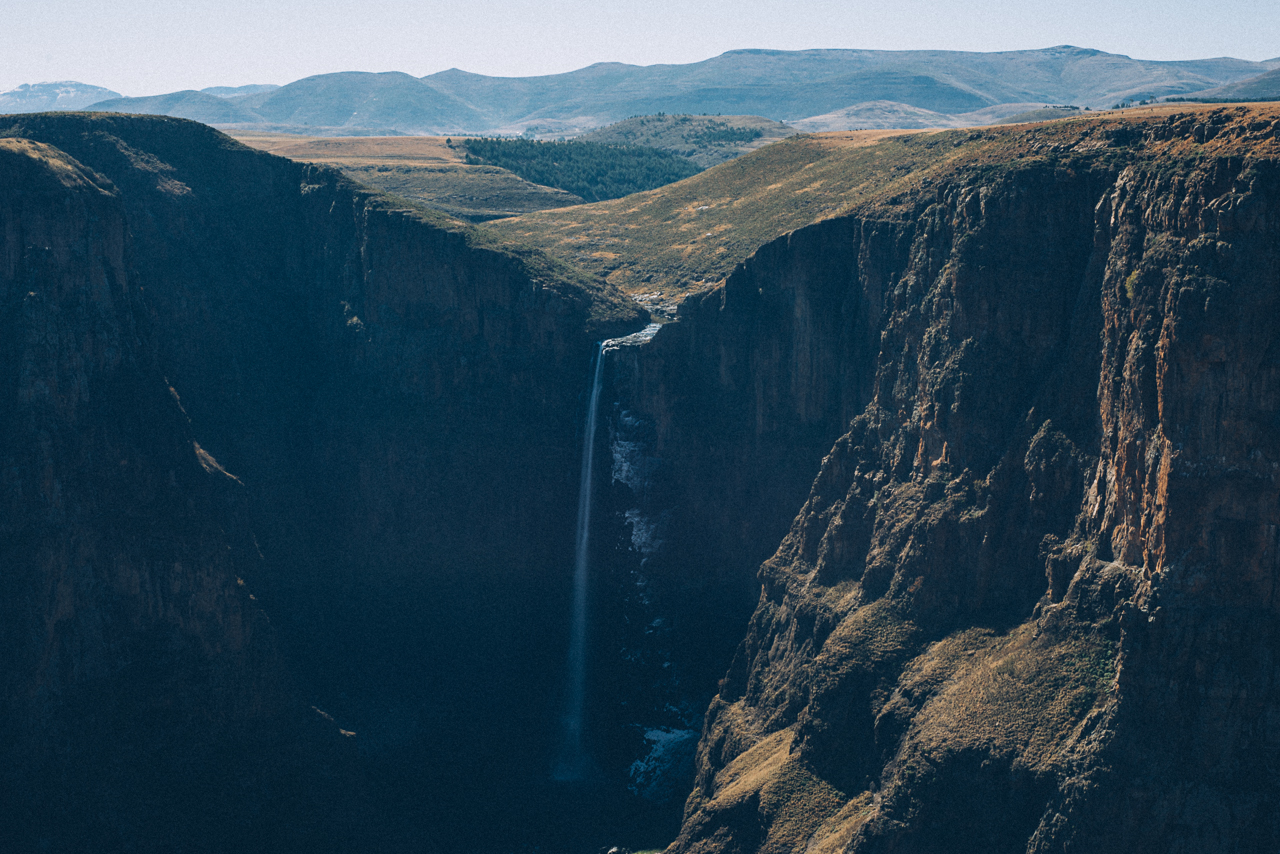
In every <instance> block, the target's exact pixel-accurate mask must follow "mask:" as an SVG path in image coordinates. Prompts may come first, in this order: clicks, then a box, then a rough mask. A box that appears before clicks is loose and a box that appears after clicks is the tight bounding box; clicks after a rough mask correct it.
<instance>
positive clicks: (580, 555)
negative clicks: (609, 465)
mask: <svg viewBox="0 0 1280 854" xmlns="http://www.w3.org/2000/svg"><path fill="white" fill-rule="evenodd" d="M603 374H604V342H601V343H600V345H599V346H598V347H597V348H596V367H595V374H594V376H593V378H592V380H591V400H590V402H589V403H588V404H587V421H586V429H585V430H584V431H583V437H582V478H581V481H580V483H579V485H578V529H577V535H576V539H575V543H574V555H573V622H572V623H571V625H570V627H569V667H568V683H569V690H568V692H567V694H566V698H565V713H564V730H563V732H562V734H561V741H560V754H559V756H558V758H557V759H556V764H555V767H554V768H553V769H552V777H553V778H554V779H556V780H562V781H566V782H567V781H573V780H581V779H583V778H585V777H586V775H587V770H588V768H589V767H590V765H591V760H590V758H589V757H588V756H587V750H586V745H585V744H584V743H583V738H582V726H583V718H584V711H583V707H584V706H585V703H586V670H587V581H588V570H589V568H590V567H589V561H588V554H587V547H588V541H589V540H590V536H591V484H592V467H593V463H594V460H595V446H596V413H597V410H599V408H600V381H601V377H602V376H603Z"/></svg>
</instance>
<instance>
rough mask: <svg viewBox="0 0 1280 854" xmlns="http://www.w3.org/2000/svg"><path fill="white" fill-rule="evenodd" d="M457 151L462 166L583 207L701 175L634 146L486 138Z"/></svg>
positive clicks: (681, 160)
mask: <svg viewBox="0 0 1280 854" xmlns="http://www.w3.org/2000/svg"><path fill="white" fill-rule="evenodd" d="M462 145H463V146H464V147H465V148H466V150H467V155H466V162H467V163H470V164H473V165H487V166H500V167H502V168H503V169H508V170H510V171H512V172H514V173H516V174H517V175H519V176H520V177H521V178H524V179H525V180H526V181H532V182H533V183H535V184H541V185H543V186H544V187H556V188H557V189H561V190H565V191H567V192H570V193H573V194H574V195H576V196H581V197H582V198H583V199H586V200H587V201H588V202H601V201H604V200H606V199H618V198H621V197H623V196H629V195H631V194H632V193H639V192H643V191H644V190H653V189H656V188H658V187H662V186H665V185H667V184H671V183H674V182H676V181H680V180H682V179H684V178H688V177H690V176H693V175H696V174H698V173H699V172H701V171H702V169H701V167H699V166H698V165H697V164H696V163H694V162H693V161H691V160H689V159H688V158H685V157H681V156H680V155H678V154H671V153H669V152H666V151H659V150H657V149H655V148H646V147H644V146H639V145H605V144H602V143H598V142H577V141H570V142H537V141H534V140H529V139H487V138H482V139H468V140H465V141H463V143H462Z"/></svg>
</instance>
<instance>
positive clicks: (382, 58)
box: [0, 0, 1280, 95]
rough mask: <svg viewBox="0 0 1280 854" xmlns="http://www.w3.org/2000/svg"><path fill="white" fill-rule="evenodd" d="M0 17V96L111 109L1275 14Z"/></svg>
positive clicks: (109, 9)
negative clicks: (89, 90) (235, 89)
mask: <svg viewBox="0 0 1280 854" xmlns="http://www.w3.org/2000/svg"><path fill="white" fill-rule="evenodd" d="M0 20H3V21H4V25H3V27H0V91H3V90H6V89H10V88H13V87H14V86H17V85H18V84H20V83H37V82H42V81H48V80H79V81H81V82H84V83H92V84H96V85H99V86H106V87H108V88H111V89H115V90H117V91H119V92H123V93H124V94H126V95H149V94H157V93H161V92H170V91H174V90H177V89H188V88H191V89H199V88H203V87H205V86H218V85H222V86H236V85H241V84H245V83H288V82H290V81H291V80H296V79H298V78H299V77H305V76H307V75H309V74H319V73H323V72H329V71H353V70H354V71H406V72H408V73H410V74H413V75H417V76H421V75H424V74H430V73H432V72H435V71H441V70H444V69H446V68H451V67H457V68H462V69H465V70H467V71H474V72H477V73H481V74H495V75H503V76H524V75H533V74H552V73H556V72H561V71H570V70H573V69H575V68H581V67H582V66H585V65H589V64H591V63H593V62H601V61H618V62H628V63H633V64H637V65H651V64H654V63H680V62H694V61H697V60H700V59H706V58H708V57H711V56H715V55H716V54H719V53H722V52H723V51H726V50H732V49H734V48H747V47H756V48H777V49H784V50H796V49H802V48H819V47H824V48H875V49H898V50H903V49H922V48H929V49H948V50H977V51H990V50H1020V49H1027V48H1040V47H1049V46H1052V45H1057V44H1074V45H1079V46H1081V47H1093V48H1098V49H1100V50H1106V51H1111V52H1113V53H1123V54H1128V55H1129V56H1132V57H1135V58H1139V59H1202V58H1206V57H1212V56H1236V57H1240V58H1242V59H1253V60H1261V59H1270V58H1273V57H1276V56H1280V2H1278V0H1081V2H1070V0H1065V2H1049V1H1048V0H975V1H974V2H965V3H960V2H924V0H877V2H865V0H848V2H833V0H792V2H787V3H780V2H763V0H687V1H686V2H673V0H632V2H616V0H602V2H594V3H593V2H587V0H453V1H452V2H438V0H382V2H355V0H309V2H303V0H217V2H214V0H166V2H156V0H0Z"/></svg>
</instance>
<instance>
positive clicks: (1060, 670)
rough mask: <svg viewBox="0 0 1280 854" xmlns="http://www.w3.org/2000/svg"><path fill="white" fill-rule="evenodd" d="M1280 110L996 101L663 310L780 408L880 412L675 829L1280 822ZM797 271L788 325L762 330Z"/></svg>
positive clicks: (819, 525) (739, 662) (731, 683)
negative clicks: (947, 146) (838, 209)
mask: <svg viewBox="0 0 1280 854" xmlns="http://www.w3.org/2000/svg"><path fill="white" fill-rule="evenodd" d="M1276 127H1277V124H1276V122H1275V119H1274V117H1273V116H1270V115H1264V116H1259V115H1258V114H1256V113H1250V112H1248V111H1246V110H1240V111H1235V112H1226V111H1218V112H1217V113H1213V114H1209V115H1205V114H1199V115H1182V116H1179V115H1175V116H1171V117H1167V118H1166V117H1161V118H1158V119H1152V120H1150V121H1147V122H1133V123H1127V124H1120V123H1107V122H1097V123H1079V124H1068V125H1057V126H1047V127H1042V128H1032V129H1012V130H1008V131H997V132H989V137H990V140H991V143H990V145H989V146H987V147H986V148H985V149H984V151H983V153H982V154H981V155H980V156H979V157H976V158H974V159H972V160H970V161H968V162H963V163H957V164H955V166H954V168H952V169H950V170H949V171H948V172H947V173H946V174H944V175H937V174H935V175H933V176H931V178H930V180H928V181H926V182H922V183H921V184H920V185H918V186H917V189H916V190H915V191H914V192H912V193H910V194H903V195H900V196H899V197H896V198H893V199H890V200H887V201H885V200H881V201H880V202H879V203H873V204H867V205H864V206H863V207H862V208H861V209H859V210H856V211H855V212H853V213H852V214H851V215H850V216H848V217H846V218H843V219H839V220H835V221H831V222H826V223H819V224H817V225H814V226H812V227H810V228H808V229H805V230H803V231H801V232H797V233H796V234H794V235H792V236H791V237H790V238H789V239H788V240H787V241H786V242H783V243H779V244H776V245H774V246H772V247H769V248H767V249H766V250H765V251H762V252H761V253H760V254H759V255H758V256H757V259H756V260H755V261H753V262H752V263H751V264H748V265H747V266H746V267H744V268H740V269H739V270H738V271H736V272H735V273H734V275H733V276H732V277H730V279H729V280H728V281H727V282H726V283H725V284H724V286H723V287H722V288H721V289H720V290H718V291H716V292H714V293H713V294H712V295H710V296H709V297H707V298H706V299H705V300H704V301H703V303H702V304H701V306H699V307H698V308H697V309H695V311H694V312H693V313H690V314H686V317H685V318H684V319H682V321H681V323H680V324H678V325H677V326H680V325H684V326H685V328H684V329H683V330H680V329H674V330H672V332H671V333H670V335H668V334H667V333H666V331H665V330H664V332H663V333H661V334H660V335H659V336H658V337H657V338H656V339H655V342H654V344H655V345H657V344H660V343H662V342H663V339H664V337H666V338H667V340H668V341H672V340H682V341H687V342H696V343H691V347H699V348H701V353H702V354H704V356H703V358H702V359H698V360H693V361H692V362H691V364H693V365H694V366H695V367H694V368H692V371H693V372H695V373H696V374H697V376H698V377H699V378H700V380H701V381H703V382H705V383H707V384H708V385H709V386H710V387H715V388H718V389H721V390H723V389H731V388H735V387H737V388H753V389H755V390H756V393H755V401H756V403H755V407H754V408H753V409H751V410H749V411H750V412H751V417H750V420H749V422H748V423H751V424H753V425H755V428H756V430H757V435H759V434H760V431H759V425H761V424H767V423H768V419H769V413H770V412H778V413H785V415H786V417H785V419H782V420H781V423H783V424H789V425H791V426H790V429H797V428H798V427H799V425H804V424H806V423H810V424H812V423H819V424H827V425H829V424H830V423H831V422H832V421H833V420H835V419H837V418H841V417H844V418H848V419H849V420H848V421H847V422H846V425H847V427H846V429H847V432H845V434H844V435H843V436H842V437H840V438H839V440H838V441H836V442H835V444H834V447H831V448H830V450H829V452H828V453H827V455H826V457H825V458H824V459H823V460H822V463H821V466H820V472H819V474H818V476H817V478H816V480H814V481H813V483H812V487H811V490H810V492H809V497H808V500H807V501H806V502H805V503H804V506H803V509H802V510H801V511H800V513H799V515H798V516H797V517H796V518H795V521H794V522H793V524H792V526H791V529H790V532H789V533H788V534H787V535H786V537H785V539H784V540H783V542H782V545H781V547H779V548H778V550H777V552H776V554H774V555H773V557H771V558H770V559H768V560H767V561H765V562H764V564H763V566H762V568H761V570H760V580H761V581H762V584H763V589H762V592H761V596H760V600H759V603H758V605H757V608H756V611H755V614H754V616H753V617H752V619H751V625H750V628H749V630H748V633H747V637H746V639H745V640H744V641H743V642H742V644H741V645H740V647H739V649H738V653H737V655H736V657H735V659H734V663H733V665H732V667H731V668H730V670H729V673H728V675H727V676H726V677H725V678H724V680H723V681H722V682H721V684H720V691H719V695H718V696H717V697H716V699H715V700H713V702H712V704H711V707H710V710H709V712H708V715H707V719H706V723H705V727H704V730H703V735H702V740H701V743H700V745H699V748H698V777H697V782H696V784H695V789H694V791H693V793H692V794H691V795H690V797H689V800H688V802H687V805H686V814H685V821H684V827H683V829H682V832H681V835H680V838H679V839H678V840H677V841H676V842H675V843H674V845H673V846H672V848H671V849H670V851H672V852H722V851H723V852H730V851H741V852H746V851H769V852H774V851H802V850H813V851H825V850H831V851H836V850H841V851H858V852H871V851H888V850H893V851H918V852H932V851H1023V850H1027V851H1043V852H1049V851H1100V850H1116V851H1119V850H1140V851H1175V850H1187V851H1191V850H1196V851H1234V850H1261V849H1263V848H1266V847H1274V846H1275V845H1276V844H1277V842H1278V841H1280V826H1277V824H1276V822H1275V820H1274V817H1273V816H1272V815H1271V814H1270V813H1269V812H1268V811H1267V810H1266V809H1265V808H1264V807H1263V806H1262V805H1263V804H1266V803H1268V802H1271V801H1274V799H1275V797H1276V794H1277V780H1276V779H1275V775H1274V767H1275V762H1274V756H1275V753H1274V751H1275V746H1274V744H1273V743H1272V742H1273V740H1274V739H1273V738H1272V733H1271V731H1272V729H1274V728H1273V727H1272V726H1271V725H1270V722H1271V720H1272V718H1273V717H1274V715H1275V714H1276V713H1277V709H1280V695H1277V694H1276V692H1275V689H1274V688H1273V687H1272V686H1273V683H1274V681H1275V677H1276V675H1277V674H1276V673H1275V665H1274V660H1275V651H1276V650H1275V643H1276V641H1275V628H1274V623H1275V620H1274V613H1273V610H1274V609H1273V607H1272V598H1273V597H1272V592H1271V590H1272V586H1273V584H1274V581H1275V576H1276V572H1277V552H1276V547H1277V544H1276V540H1275V530H1276V528H1275V525H1276V515H1277V513H1278V512H1280V510H1278V509H1277V508H1280V503H1278V501H1277V499H1278V498H1280V495H1278V494H1277V480H1276V477H1277V471H1278V470H1280V461H1278V460H1277V453H1278V452H1280V447H1277V442H1278V441H1280V421H1277V412H1280V399H1278V398H1277V397H1276V392H1277V380H1280V373H1278V371H1280V361H1277V353H1280V326H1278V325H1277V323H1276V317H1277V316H1278V315H1277V313H1276V308H1277V305H1276V302H1277V299H1280V280H1278V279H1277V274H1276V270H1277V269H1278V268H1277V266H1276V261H1277V258H1276V252H1277V249H1276V247H1277V246H1280V233H1278V231H1277V229H1280V220H1277V219H1276V218H1275V217H1274V210H1275V209H1276V205H1277V203H1278V202H1280V180H1278V179H1280V174H1278V173H1277V165H1276V164H1277V161H1276V156H1277V154H1280V149H1277V143H1276V141H1275V134H1276ZM819 258H821V259H823V260H822V261H816V260H815V259H819ZM771 302H772V303H779V302H783V303H785V304H786V305H787V306H789V307H791V308H792V311H791V312H790V313H789V317H790V318H793V319H792V320H789V322H787V323H785V324H782V325H781V328H782V329H783V330H785V331H783V332H781V333H779V334H774V335H772V336H771V335H770V334H769V331H768V330H770V329H773V328H778V324H774V323H766V324H762V329H763V330H764V331H763V334H762V339H761V340H758V341H757V342H754V343H753V346H751V347H749V348H744V349H743V350H741V351H739V350H737V346H738V342H739V341H741V340H743V339H744V338H747V337H749V333H744V331H743V330H744V326H743V324H744V323H747V322H749V321H750V320H751V319H752V318H753V317H754V316H768V310H767V307H768V306H769V305H770V303H771ZM811 307H812V308H811ZM797 330H804V335H801V334H797ZM806 335H807V336H809V339H810V340H822V342H823V343H822V345H821V346H820V347H818V348H816V349H814V350H811V351H810V350H807V349H806V348H805V347H804V346H803V345H802V342H803V341H804V340H806V338H805V336H806ZM798 345H799V346H798ZM708 355H709V358H708V357H707V356H708ZM779 356H781V358H779ZM750 360H756V364H755V365H753V366H750V367H749V365H750ZM779 366H782V367H781V368H780V367H779ZM739 372H740V373H739ZM659 397H660V396H659ZM654 399H658V397H655V398H654ZM771 401H780V402H781V403H780V404H775V406H774V408H772V409H771V408H770V403H771ZM815 412H829V413H831V414H830V415H829V416H828V418H827V419H826V420H824V419H822V418H815V417H814V416H813V415H812V413H815ZM744 429H745V428H744Z"/></svg>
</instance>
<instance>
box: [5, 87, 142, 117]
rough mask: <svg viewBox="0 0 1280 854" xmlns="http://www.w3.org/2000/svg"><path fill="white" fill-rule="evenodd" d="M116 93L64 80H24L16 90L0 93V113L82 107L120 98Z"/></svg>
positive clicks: (43, 111) (77, 108)
mask: <svg viewBox="0 0 1280 854" xmlns="http://www.w3.org/2000/svg"><path fill="white" fill-rule="evenodd" d="M119 97H120V93H119V92H113V91H111V90H110V89H103V88H102V87H101V86H90V85H88V84H86V83H76V82H75V81H72V80H63V81H61V82H58V83H24V84H23V85H21V86H19V87H18V88H17V89H10V90H9V91H8V92H0V113H45V112H49V111H50V110H83V109H84V108H85V107H87V106H89V105H90V104H94V103H96V102H98V101H101V100H102V99H104V98H119Z"/></svg>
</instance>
